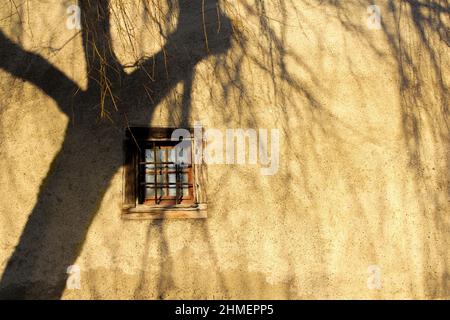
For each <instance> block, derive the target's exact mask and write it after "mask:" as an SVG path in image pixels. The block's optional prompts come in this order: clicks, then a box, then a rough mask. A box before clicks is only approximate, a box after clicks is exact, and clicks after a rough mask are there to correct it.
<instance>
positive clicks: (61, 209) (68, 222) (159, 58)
mask: <svg viewBox="0 0 450 320" xmlns="http://www.w3.org/2000/svg"><path fill="white" fill-rule="evenodd" d="M217 2H218V0H208V1H206V5H207V6H208V8H209V10H208V11H205V13H206V22H207V23H206V24H204V29H203V30H202V27H201V26H202V23H200V24H199V26H200V28H193V24H192V22H193V21H194V22H198V21H201V19H197V18H198V17H201V16H202V10H203V9H204V8H202V7H201V6H202V1H195V2H191V1H186V0H179V18H178V20H179V21H178V25H177V29H176V30H175V32H174V33H172V34H171V35H170V36H169V37H168V39H167V43H166V45H165V47H164V48H163V49H162V50H161V51H160V52H158V53H157V54H155V55H154V56H152V57H150V58H147V59H146V60H145V61H144V62H143V63H141V64H139V66H138V68H137V70H136V71H134V72H133V73H131V74H130V75H125V73H124V72H120V73H119V77H120V79H117V78H116V79H114V82H113V83H111V85H112V87H113V90H114V92H119V93H118V98H119V99H118V101H121V102H122V103H121V104H120V109H119V112H116V113H115V114H113V115H112V117H113V118H114V119H115V120H118V121H117V122H118V123H122V122H123V115H124V114H125V115H126V114H127V112H128V110H133V109H134V104H136V103H137V102H138V101H139V100H142V97H143V96H146V95H147V90H146V88H147V87H150V88H151V89H152V92H154V95H153V97H152V99H151V102H150V101H149V104H148V108H149V109H150V112H148V113H147V114H148V118H146V119H142V122H144V123H150V121H151V118H152V114H153V110H154V108H155V107H156V105H158V103H159V102H160V101H161V100H162V99H163V98H164V97H165V96H166V95H167V93H168V92H169V90H170V89H171V88H173V87H174V86H175V85H176V84H177V83H178V82H180V81H187V82H188V83H190V81H192V79H193V78H194V72H195V71H194V70H195V66H196V64H197V63H198V62H200V61H201V60H203V59H205V58H207V57H208V56H209V55H212V54H223V53H226V52H227V51H228V49H229V47H230V39H231V33H230V24H229V19H228V17H226V16H225V15H224V14H222V13H220V14H218V13H219V11H217V10H216V8H218V4H217ZM80 6H81V8H82V10H83V13H84V16H85V22H84V27H89V26H90V27H91V28H92V27H94V26H95V28H96V29H95V30H87V31H86V30H84V31H83V33H84V34H83V40H84V41H83V45H84V46H85V52H86V60H88V62H89V63H88V65H89V66H90V68H93V69H91V70H88V75H89V77H90V78H91V79H92V77H93V76H94V77H95V76H103V75H98V74H97V75H96V74H95V71H96V70H98V66H99V64H101V63H104V64H105V65H106V66H107V67H108V66H113V67H114V68H117V66H118V64H117V61H113V62H111V61H109V60H114V59H115V55H114V53H112V52H111V43H110V38H109V37H110V35H109V14H105V13H106V12H108V10H109V2H108V1H105V0H102V1H100V0H96V1H94V0H90V1H81V0H80ZM97 9H98V10H97ZM212 9H213V10H212ZM98 12H100V13H103V14H102V16H101V17H98V16H95V14H98ZM89 14H94V16H89ZM217 19H221V21H220V25H221V32H220V34H219V33H218V32H217V28H216V24H215V23H214V22H216V21H217ZM203 22H204V21H203ZM205 34H210V35H211V36H210V37H209V39H208V46H209V50H205V48H204V47H202V45H199V41H200V42H201V43H202V44H203V43H205V41H206V39H205ZM94 45H95V47H96V50H97V51H96V52H98V48H100V49H101V48H103V51H104V52H105V55H104V56H105V57H107V59H108V61H106V62H102V61H100V62H99V61H98V60H97V61H92V60H95V57H94V55H95V53H93V52H94V51H95V50H93V49H92V46H94ZM2 50H3V52H4V54H5V52H7V53H8V55H16V56H17V55H18V56H20V57H24V58H23V60H27V61H22V62H23V63H25V64H26V66H27V68H16V67H14V66H11V63H13V62H14V63H15V62H16V60H14V59H9V60H3V62H1V61H0V68H2V69H4V70H6V71H8V72H9V73H10V74H12V75H13V76H15V77H20V78H22V79H24V80H26V81H30V82H32V83H33V84H35V85H36V86H37V87H38V88H40V89H41V90H42V91H44V92H45V93H46V94H48V95H49V96H50V97H52V98H53V99H54V100H55V101H56V102H57V103H58V105H59V108H60V110H62V111H66V110H69V109H70V103H71V102H70V98H69V96H71V94H73V92H74V91H75V90H77V88H74V84H73V82H71V81H70V80H69V79H67V78H65V76H64V74H63V73H61V72H59V70H57V69H56V68H55V67H53V66H52V65H51V64H49V63H48V62H47V61H46V60H45V59H43V58H42V57H40V56H38V55H35V54H32V53H29V52H26V51H24V50H23V49H21V48H20V47H19V46H17V45H16V44H13V43H12V42H11V41H10V40H9V39H7V38H6V37H5V36H4V35H3V34H1V32H0V52H2ZM0 55H1V54H0ZM2 56H3V55H1V56H0V58H1V57H2ZM25 58H27V59H25ZM97 58H98V57H97ZM167 58H169V59H172V60H171V61H170V65H169V66H170V68H169V70H167V69H166V67H167V64H166V63H165V62H166V59H167ZM19 67H20V65H19ZM30 69H31V71H29V72H28V71H17V70H30ZM33 70H34V73H33ZM150 70H153V71H152V72H154V74H153V77H152V79H151V80H150V79H149V72H150ZM109 71H112V70H109ZM121 71H123V70H121ZM37 73H38V74H37ZM111 73H114V72H111ZM58 80H60V81H58ZM50 81H52V82H54V84H53V85H54V86H55V87H57V86H58V84H61V81H63V85H64V89H65V90H66V91H65V94H61V90H58V89H54V88H52V86H51V84H50V83H49V82H50ZM95 83H97V82H96V81H90V84H89V86H90V87H89V88H88V89H87V90H86V91H84V92H83V93H82V94H80V98H79V99H77V101H76V104H77V106H79V107H80V108H79V109H78V110H81V111H82V112H83V113H84V115H83V117H84V119H82V121H81V122H80V121H77V122H76V124H73V123H72V122H71V123H69V125H68V128H67V130H66V133H65V137H64V142H63V145H62V147H61V149H60V151H59V152H58V154H57V156H56V157H55V159H54V160H53V162H52V164H51V166H50V169H49V172H48V174H47V177H46V178H45V179H44V181H43V182H42V184H41V187H40V190H39V195H38V198H37V202H36V205H35V207H34V208H33V210H32V212H31V214H30V216H29V218H28V221H27V223H26V225H25V228H24V230H23V232H22V235H21V237H20V239H19V243H18V245H17V247H16V249H15V251H14V252H13V254H12V255H11V257H10V259H9V261H8V263H7V265H6V269H5V271H4V273H3V275H2V278H1V281H0V297H1V298H15V299H26V298H41V299H58V298H60V297H61V295H62V293H63V291H64V289H65V285H66V270H67V268H68V267H69V266H70V265H72V264H73V263H74V262H75V260H76V258H77V257H78V255H79V253H80V251H81V249H82V246H83V243H84V241H85V238H86V235H87V232H88V229H89V226H90V224H91V222H92V221H93V218H94V216H95V214H96V212H97V210H98V208H99V205H100V203H101V201H102V198H103V196H104V194H105V192H106V190H107V188H108V185H109V184H110V181H111V178H112V177H113V175H114V174H115V173H116V172H117V170H119V169H120V167H121V165H122V139H123V137H124V135H123V130H122V129H123V128H117V127H114V126H113V125H111V124H110V123H105V122H97V123H96V121H95V119H96V116H97V115H96V114H94V113H95V112H92V111H88V110H90V109H92V105H95V104H96V103H98V101H96V100H95V99H96V97H97V98H98V97H99V96H100V94H99V88H98V87H97V86H96V85H95ZM188 87H189V89H188V90H189V92H186V93H185V94H187V95H189V97H184V99H185V101H190V86H188ZM110 102H111V101H110ZM183 107H184V108H187V109H188V108H189V107H190V106H189V105H185V106H183ZM182 114H183V117H187V115H188V114H189V112H188V110H183V111H182ZM86 115H88V116H87V117H86ZM185 120H186V119H183V120H182V122H183V123H185Z"/></svg>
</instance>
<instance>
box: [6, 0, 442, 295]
mask: <svg viewBox="0 0 450 320" xmlns="http://www.w3.org/2000/svg"><path fill="white" fill-rule="evenodd" d="M16 2H20V3H19V5H18V8H17V9H16V8H14V6H11V5H10V3H8V2H7V1H2V4H1V5H0V28H1V31H2V33H4V35H5V37H6V38H7V39H9V41H11V42H13V43H15V44H17V45H19V46H20V47H21V48H22V49H23V50H26V51H28V52H31V53H34V54H38V55H40V56H41V57H42V58H43V59H45V60H46V61H48V62H50V63H51V64H52V65H53V66H55V67H57V68H59V70H61V71H62V73H63V74H65V76H66V77H67V78H69V79H72V81H73V82H74V83H75V84H76V85H78V86H79V87H80V88H81V90H80V93H76V92H73V94H72V96H73V97H70V98H67V97H65V98H64V99H66V98H67V99H66V100H64V102H61V101H63V100H61V101H59V100H57V99H55V98H52V97H50V96H49V94H48V92H46V91H45V90H42V88H38V85H36V83H33V81H30V80H29V79H21V78H20V77H18V76H17V73H20V72H25V71H26V72H28V70H26V68H24V61H25V60H27V59H28V58H26V57H25V56H24V55H22V56H21V55H17V56H14V55H15V54H16V53H17V52H16V51H15V50H14V47H12V46H11V45H8V46H7V47H6V49H5V46H6V44H5V42H4V41H3V40H2V42H1V44H0V58H1V59H2V60H3V61H7V63H8V66H9V67H5V66H2V68H0V167H1V168H2V170H1V174H0V275H2V274H3V276H2V281H1V282H0V297H2V296H20V297H27V298H35V297H51V298H58V297H61V298H63V299H74V298H88V299H109V298H118V299H131V298H139V299H148V298H150V299H170V298H193V299H200V298H238V299H239V298H244V299H247V298H252V299H259V298H266V299H272V298H287V299H301V298H312V299H320V298H358V299H359V298H375V299H386V298H437V299H439V298H446V299H449V298H450V252H449V248H450V238H449V237H450V191H449V190H450V189H449V169H450V167H449V159H450V148H449V147H450V145H449V110H448V101H449V100H450V99H449V81H450V79H449V74H450V72H449V71H450V49H449V34H448V30H449V26H450V21H449V15H448V10H449V5H448V2H447V1H387V0H383V1H382V0H380V1H376V4H377V5H378V6H379V7H380V8H381V17H382V28H381V29H380V30H371V29H370V28H369V27H368V25H367V21H366V20H367V6H368V5H369V4H371V3H369V1H362V0H360V1H357V0H349V1H331V0H329V1H313V0H294V1H292V0H291V1H287V0H286V1H285V0H259V1H254V2H253V1H247V0H241V1H220V7H219V8H220V10H219V9H217V8H216V7H215V2H214V1H210V2H208V1H206V2H207V7H206V8H204V10H202V8H201V7H200V6H198V5H194V4H189V5H188V7H189V6H190V7H189V8H187V7H186V6H185V5H184V6H183V5H181V6H179V7H180V8H181V9H179V8H177V5H176V3H177V2H174V3H175V7H174V8H171V6H168V7H167V6H166V5H165V2H164V1H162V0H161V1H150V3H151V2H158V3H159V2H160V3H162V4H161V5H162V7H163V9H162V11H163V12H166V13H168V15H167V17H162V20H163V21H164V22H165V24H164V26H163V28H165V29H164V30H165V32H167V34H169V35H170V34H174V33H177V32H178V31H180V30H181V29H182V30H181V31H180V32H184V33H183V34H187V35H188V36H184V37H179V38H177V39H178V41H180V46H181V47H182V46H183V44H182V42H183V41H193V42H192V43H194V42H195V41H197V42H196V43H197V47H198V50H206V49H205V42H204V40H205V39H204V28H203V27H202V25H203V22H204V20H206V23H207V24H211V25H214V26H215V28H216V27H217V31H218V32H223V30H224V29H225V28H226V26H225V24H223V25H222V26H223V29H222V30H219V29H220V28H221V27H220V23H218V22H217V16H218V13H219V11H221V12H222V11H223V13H222V14H223V17H225V18H226V19H229V21H230V23H231V24H232V27H230V30H231V31H232V35H231V41H230V45H229V47H227V48H226V49H223V50H222V49H220V50H219V49H216V48H215V47H216V46H217V47H219V46H220V45H221V44H220V43H219V44H217V43H214V39H212V38H213V37H214V36H213V35H212V33H210V34H209V40H210V44H209V45H210V51H211V52H210V54H209V55H207V56H206V55H205V56H204V57H203V56H202V59H198V60H196V63H195V65H194V67H193V68H191V69H190V71H189V72H188V74H186V75H185V74H184V73H183V72H184V69H183V68H185V66H186V63H185V62H184V61H185V59H186V56H189V52H183V51H182V50H180V51H177V52H178V54H168V55H167V61H168V63H167V66H168V75H166V76H167V77H168V78H170V79H172V78H171V77H174V78H175V80H174V81H173V83H172V82H171V85H170V88H168V89H167V90H165V91H164V95H163V96H162V97H160V98H158V99H157V101H151V99H152V98H151V97H150V98H149V97H147V96H146V95H142V98H139V99H138V98H136V99H135V100H133V95H134V93H135V92H136V96H138V95H139V92H141V91H142V90H141V91H138V90H136V91H135V90H134V89H133V88H134V87H133V85H136V83H133V82H130V83H131V84H129V85H128V84H127V85H124V86H123V87H122V88H121V90H123V91H127V90H128V91H129V95H130V98H129V99H128V98H127V99H122V100H120V101H118V102H117V104H118V107H119V109H120V108H121V105H122V104H124V105H125V104H127V103H128V104H130V105H132V106H131V111H130V112H129V113H127V121H128V123H129V124H131V125H145V126H150V125H153V126H180V125H182V124H188V125H189V124H193V122H194V121H201V122H202V123H203V125H204V126H205V127H206V128H218V129H221V130H225V129H226V128H255V129H258V128H266V129H272V128H273V129H275V128H276V129H279V130H280V164H279V170H278V172H277V174H275V175H273V176H262V175H261V174H260V166H259V165H210V166H208V187H207V193H208V218H207V219H205V220H160V221H147V220H144V221H126V220H123V219H121V216H120V213H121V205H122V202H121V201H122V169H121V164H122V158H123V155H122V139H123V137H124V132H125V131H124V121H122V120H123V118H122V115H120V116H117V117H116V118H114V117H115V116H114V114H115V111H114V108H113V106H112V105H110V106H109V109H108V112H109V113H110V114H111V115H112V116H111V118H113V122H112V121H110V120H108V117H103V118H100V116H99V115H100V111H99V107H98V104H96V103H97V102H96V100H95V98H92V99H91V97H87V98H86V99H85V100H83V101H85V102H83V105H81V103H80V104H79V103H77V101H78V100H77V99H78V97H79V96H82V95H83V94H85V93H84V91H83V90H84V89H85V88H87V87H88V86H89V82H90V81H89V78H88V77H87V74H86V68H87V63H86V59H85V51H86V50H85V48H84V47H83V41H82V31H83V30H81V31H78V30H76V29H74V30H70V29H68V28H67V27H66V19H67V17H68V15H67V12H66V10H67V7H68V6H69V5H71V4H73V3H75V1H74V2H73V3H72V2H70V1H56V0H52V1H37V0H32V1H16ZM196 2H201V1H191V3H196ZM430 2H432V3H433V5H432V6H429V5H427V4H429V3H430ZM133 4H135V1H125V0H122V1H119V0H115V1H111V8H112V10H113V13H114V14H112V15H111V33H112V44H113V49H114V51H115V53H116V55H117V59H118V61H120V64H122V65H127V66H128V67H127V68H125V69H124V70H125V72H126V73H127V74H132V73H133V71H134V70H135V69H136V68H139V67H136V66H132V64H133V63H134V61H136V60H137V59H138V58H139V57H144V56H152V55H154V57H155V56H157V54H158V52H160V50H161V47H162V46H164V45H165V43H166V42H170V41H172V40H167V39H164V38H163V37H160V36H156V35H157V31H158V27H157V25H156V23H155V22H154V21H153V20H152V18H149V17H148V16H146V14H148V15H150V16H151V14H152V12H153V13H154V12H155V9H154V7H153V6H150V9H149V10H147V11H146V7H145V6H144V5H133ZM208 5H210V6H208ZM120 6H124V8H125V9H126V12H127V14H126V15H120V14H116V13H118V12H120V10H119V8H120ZM186 8H187V9H186ZM197 9H198V10H197ZM171 10H172V11H171ZM148 11H149V12H150V13H149V12H148ZM202 11H203V13H204V14H202ZM216 11H217V14H216ZM146 12H147V13H146ZM180 12H181V13H183V12H186V13H184V14H181V13H180ZM202 16H203V17H205V18H202ZM178 17H183V19H181V18H180V19H179V20H180V21H181V20H182V21H183V23H184V24H183V25H182V26H181V25H179V27H178V29H177V27H176V26H177V21H178V20H177V19H178ZM225 18H224V19H225ZM172 20H173V21H172ZM130 22H132V23H134V28H133V29H132V31H131V32H132V37H130V38H125V37H123V36H121V34H123V26H126V25H127V23H130ZM177 30H178V31H177ZM177 35H178V33H177ZM196 35H200V36H198V37H197V36H196ZM169 38H170V37H169ZM2 39H3V38H2ZM170 39H172V38H170ZM8 43H9V42H8ZM192 43H191V44H190V45H189V46H186V47H188V48H190V47H191V46H192ZM215 50H216V51H217V52H215ZM2 52H3V53H2ZM7 55H8V56H7ZM13 56H14V57H13ZM157 57H158V56H157ZM193 59H194V60H195V58H193ZM155 61H156V62H157V63H161V60H158V59H156V60H155ZM1 63H2V62H1V61H0V64H1ZM27 65H31V67H30V68H33V67H34V65H33V61H32V59H31V60H29V61H27ZM25 66H26V65H25ZM41 69H42V68H41ZM156 69H157V70H160V69H161V66H157V67H156ZM24 70H25V71H24ZM43 70H44V71H42V70H41V71H42V72H43V76H42V77H43V79H46V80H45V81H44V82H45V83H46V85H47V86H50V87H52V90H51V91H52V92H57V91H58V88H60V87H61V88H62V87H63V86H64V84H63V83H61V82H59V81H55V80H54V79H53V78H46V73H45V72H46V71H45V70H46V69H45V68H43ZM161 70H162V69H161ZM178 70H181V71H178ZM41 71H39V72H41ZM37 72H38V71H36V73H37ZM175 74H183V76H180V77H179V78H177V77H175ZM160 77H161V78H164V77H163V76H162V75H160ZM61 90H62V89H61ZM149 90H150V91H149V92H150V95H152V94H155V95H158V94H157V93H154V92H153V91H158V90H159V87H158V86H157V87H156V89H155V88H152V85H151V83H150V84H149ZM152 90H153V91H152ZM82 92H83V93H82ZM87 92H88V93H89V91H87ZM55 95H56V96H57V93H56V94H55ZM83 99H84V98H83ZM89 99H91V100H89ZM67 101H72V102H71V103H69V102H67ZM86 101H87V102H86ZM62 105H64V106H65V107H66V112H63V111H62V109H63V108H62V107H61V106H62ZM150 105H151V107H150ZM83 110H84V111H83ZM86 110H87V111H86ZM117 119H119V120H117ZM8 263H9V264H10V266H9V267H8ZM72 264H76V265H78V266H79V267H80V269H81V287H80V289H67V288H65V289H64V290H59V291H60V292H58V293H55V294H51V295H49V292H53V291H52V290H53V289H54V288H55V286H56V287H58V286H59V287H61V283H60V282H61V281H62V280H61V279H65V275H66V269H67V267H68V266H69V265H72ZM374 265H375V266H377V267H376V268H378V269H377V270H379V271H380V272H381V274H380V276H381V278H380V279H381V287H378V288H373V287H371V286H370V285H369V286H368V281H369V282H370V281H371V278H370V276H371V273H370V266H374ZM8 268H10V270H8ZM56 291H58V290H56Z"/></svg>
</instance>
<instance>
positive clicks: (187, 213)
mask: <svg viewBox="0 0 450 320" xmlns="http://www.w3.org/2000/svg"><path fill="white" fill-rule="evenodd" d="M175 129H176V128H143V127H131V128H128V129H127V131H126V138H125V140H124V144H123V146H124V165H123V178H122V179H123V203H122V218H123V219H128V220H142V219H172V218H175V219H202V218H206V217H207V202H206V166H205V164H203V163H202V164H196V163H194V161H192V163H191V168H190V180H188V181H189V182H188V183H191V184H192V188H191V190H190V197H191V199H189V201H183V202H181V203H179V204H176V203H169V204H167V203H165V204H163V205H161V204H155V203H150V202H146V201H142V200H143V199H142V194H140V193H139V190H140V188H139V183H141V181H142V176H139V174H140V170H139V165H140V162H141V160H142V159H141V153H142V149H143V147H145V145H148V144H149V143H160V144H161V145H162V144H164V143H168V144H169V142H170V143H174V142H173V141H171V140H170V137H171V134H172V132H173V131H174V130H175ZM187 130H188V131H189V132H190V133H191V138H192V139H191V141H192V150H195V148H196V147H197V146H196V145H195V144H196V143H197V142H196V141H195V140H194V139H193V133H194V130H193V129H192V128H189V129H187ZM197 130H198V129H197ZM201 143H203V142H201ZM141 146H142V147H141ZM140 202H143V203H140Z"/></svg>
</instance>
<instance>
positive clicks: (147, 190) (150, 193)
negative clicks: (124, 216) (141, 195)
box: [145, 187, 155, 199]
mask: <svg viewBox="0 0 450 320" xmlns="http://www.w3.org/2000/svg"><path fill="white" fill-rule="evenodd" d="M154 197H155V189H153V188H152V187H146V188H145V198H146V199H150V198H154Z"/></svg>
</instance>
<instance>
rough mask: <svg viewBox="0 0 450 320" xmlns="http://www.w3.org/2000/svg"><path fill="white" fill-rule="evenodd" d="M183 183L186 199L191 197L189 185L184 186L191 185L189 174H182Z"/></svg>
mask: <svg viewBox="0 0 450 320" xmlns="http://www.w3.org/2000/svg"><path fill="white" fill-rule="evenodd" d="M181 182H183V196H184V197H186V196H188V195H189V188H188V186H187V185H184V184H187V183H189V174H188V173H182V174H181Z"/></svg>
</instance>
